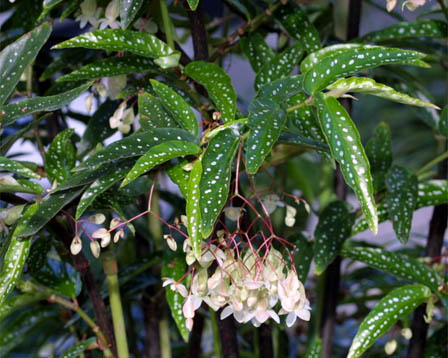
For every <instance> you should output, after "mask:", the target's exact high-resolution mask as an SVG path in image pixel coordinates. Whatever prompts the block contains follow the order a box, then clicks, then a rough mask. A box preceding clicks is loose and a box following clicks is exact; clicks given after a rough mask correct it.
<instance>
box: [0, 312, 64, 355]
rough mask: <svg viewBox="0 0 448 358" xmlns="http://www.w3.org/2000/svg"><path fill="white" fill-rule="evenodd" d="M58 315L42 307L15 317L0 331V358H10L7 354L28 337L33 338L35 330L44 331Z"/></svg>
mask: <svg viewBox="0 0 448 358" xmlns="http://www.w3.org/2000/svg"><path fill="white" fill-rule="evenodd" d="M58 315H60V312H59V311H58V310H55V309H54V308H52V307H43V308H35V309H32V310H27V311H25V312H23V313H21V314H20V315H19V316H17V317H15V318H14V320H13V321H11V322H9V323H8V324H7V325H5V326H3V327H2V330H1V331H0V357H8V356H11V355H10V354H8V353H9V352H11V351H12V350H13V349H14V348H15V347H17V346H19V345H20V344H21V343H23V341H24V340H25V339H26V338H27V337H29V336H30V335H32V334H33V335H34V336H35V334H36V333H37V332H36V330H37V329H41V330H42V329H44V328H45V327H44V326H45V324H46V323H47V324H48V322H49V321H50V320H55V319H57V318H58ZM39 333H42V332H39Z"/></svg>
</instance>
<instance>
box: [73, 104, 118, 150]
mask: <svg viewBox="0 0 448 358" xmlns="http://www.w3.org/2000/svg"><path fill="white" fill-rule="evenodd" d="M119 104H120V101H119V100H118V101H111V100H108V101H105V102H103V103H101V105H100V106H99V107H98V109H97V110H96V112H95V113H94V114H93V116H92V117H91V118H90V120H89V122H88V123H87V128H86V130H85V131H84V134H83V135H82V138H81V141H80V142H79V144H78V146H77V154H78V156H80V157H83V156H84V155H85V154H87V152H89V151H90V150H92V149H93V148H95V146H96V145H97V144H98V143H102V142H103V141H104V140H105V139H106V138H108V137H110V136H112V135H113V134H114V133H115V132H116V130H115V129H112V128H110V126H109V118H110V117H112V115H113V114H114V112H115V110H116V109H117V108H118V105H119Z"/></svg>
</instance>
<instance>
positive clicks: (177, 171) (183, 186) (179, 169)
mask: <svg viewBox="0 0 448 358" xmlns="http://www.w3.org/2000/svg"><path fill="white" fill-rule="evenodd" d="M187 164H188V161H187V160H181V161H180V162H179V163H178V164H175V165H173V166H171V167H170V168H168V169H167V170H166V173H167V174H168V176H169V177H170V179H171V180H172V181H173V183H174V184H177V186H178V187H179V190H180V192H181V193H182V195H183V196H184V197H187V195H188V182H189V180H190V172H189V171H186V170H185V169H184V168H183V167H184V166H185V165H187Z"/></svg>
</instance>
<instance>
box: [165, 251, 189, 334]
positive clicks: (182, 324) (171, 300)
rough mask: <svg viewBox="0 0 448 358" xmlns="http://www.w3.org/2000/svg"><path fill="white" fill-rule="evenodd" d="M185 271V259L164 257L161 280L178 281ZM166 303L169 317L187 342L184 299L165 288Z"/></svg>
mask: <svg viewBox="0 0 448 358" xmlns="http://www.w3.org/2000/svg"><path fill="white" fill-rule="evenodd" d="M185 271H186V265H185V259H183V258H182V257H180V256H174V255H170V256H168V257H165V258H164V260H163V265H162V278H164V277H167V278H172V279H173V280H176V281H177V280H179V279H180V278H181V277H182V276H183V275H184V274H185ZM165 294H166V301H167V302H168V305H169V306H170V310H171V316H172V317H173V319H174V322H175V323H176V326H177V329H178V330H179V333H180V335H181V336H182V338H183V339H184V341H185V342H186V341H188V335H189V333H188V329H187V326H186V318H185V316H184V314H183V312H182V305H183V303H184V298H183V297H182V295H181V294H180V293H179V292H177V291H173V290H171V288H169V287H167V288H166V289H165Z"/></svg>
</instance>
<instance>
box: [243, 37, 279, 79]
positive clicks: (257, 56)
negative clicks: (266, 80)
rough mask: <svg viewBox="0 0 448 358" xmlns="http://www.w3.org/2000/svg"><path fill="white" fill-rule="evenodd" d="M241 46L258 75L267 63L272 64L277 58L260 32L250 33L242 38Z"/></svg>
mask: <svg viewBox="0 0 448 358" xmlns="http://www.w3.org/2000/svg"><path fill="white" fill-rule="evenodd" d="M240 45H241V49H242V50H243V52H244V54H245V55H246V57H247V59H248V60H249V62H250V65H251V66H252V69H253V70H254V72H255V73H257V72H258V71H259V70H260V69H261V68H262V67H263V65H264V64H265V63H268V62H271V61H272V60H273V59H274V57H275V54H274V51H272V49H271V48H270V47H269V46H268V44H267V43H266V42H265V41H264V38H263V36H261V35H260V34H259V33H258V32H254V33H249V34H248V35H246V36H244V37H242V38H241V40H240Z"/></svg>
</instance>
